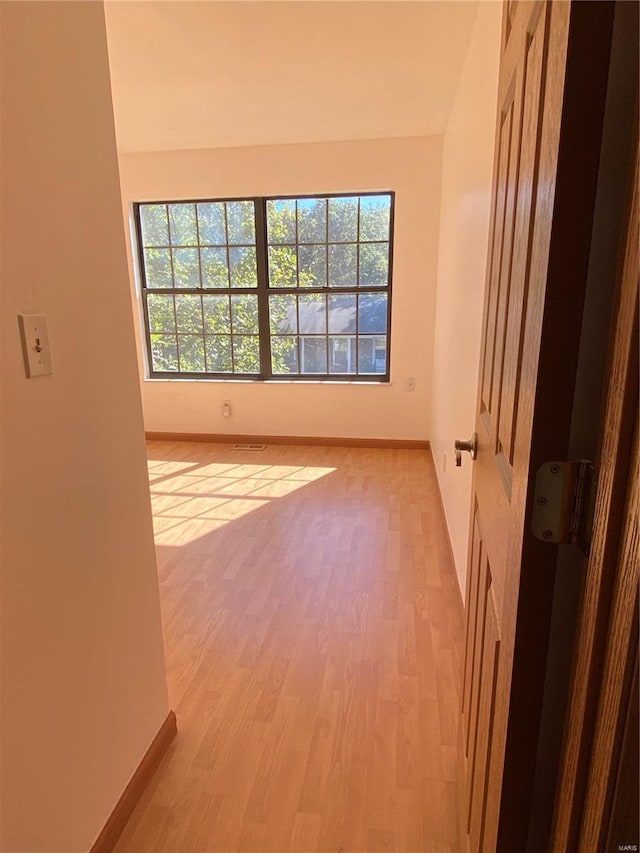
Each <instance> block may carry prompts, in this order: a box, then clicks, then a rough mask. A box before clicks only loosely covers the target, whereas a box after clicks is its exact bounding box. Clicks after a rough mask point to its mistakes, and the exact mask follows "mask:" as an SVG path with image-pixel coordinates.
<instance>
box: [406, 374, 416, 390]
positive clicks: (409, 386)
mask: <svg viewBox="0 0 640 853" xmlns="http://www.w3.org/2000/svg"><path fill="white" fill-rule="evenodd" d="M404 390H405V391H415V390H416V379H415V376H410V377H409V378H408V379H405V382H404Z"/></svg>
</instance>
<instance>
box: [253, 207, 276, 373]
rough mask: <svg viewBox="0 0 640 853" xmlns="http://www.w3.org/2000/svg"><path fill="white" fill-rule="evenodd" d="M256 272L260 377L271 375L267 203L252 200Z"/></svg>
mask: <svg viewBox="0 0 640 853" xmlns="http://www.w3.org/2000/svg"><path fill="white" fill-rule="evenodd" d="M253 204H254V211H255V213H254V215H255V220H254V224H255V238H256V272H257V276H258V346H259V349H260V376H261V377H262V378H263V379H265V378H266V379H268V378H270V377H271V375H272V365H271V326H270V323H269V258H268V248H267V246H268V239H267V202H266V201H265V200H264V199H263V198H256V199H254V202H253Z"/></svg>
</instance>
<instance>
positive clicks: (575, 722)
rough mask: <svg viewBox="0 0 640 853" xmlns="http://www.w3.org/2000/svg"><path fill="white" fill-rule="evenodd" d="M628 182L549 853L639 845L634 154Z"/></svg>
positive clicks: (639, 199) (639, 468)
mask: <svg viewBox="0 0 640 853" xmlns="http://www.w3.org/2000/svg"><path fill="white" fill-rule="evenodd" d="M636 144H637V143H636ZM630 183H631V188H630V192H629V195H630V197H631V204H630V213H629V217H628V223H627V229H626V239H625V241H624V243H625V244H624V246H623V253H622V254H623V257H622V262H621V264H620V280H619V287H618V298H617V311H616V317H615V322H614V328H613V335H612V346H611V357H610V365H609V371H608V381H607V391H606V405H605V410H604V418H603V430H602V442H601V449H600V454H599V455H600V459H599V469H600V471H599V478H598V491H597V496H596V509H595V519H594V535H593V542H592V546H591V553H590V555H589V563H588V566H587V571H586V577H585V585H584V594H583V606H582V618H581V620H580V627H579V631H578V635H577V638H576V644H575V656H574V672H573V678H572V685H571V699H570V702H569V708H568V711H567V720H566V727H565V748H564V754H563V758H562V763H561V768H560V774H559V780H558V788H557V799H556V810H555V811H556V813H555V821H554V831H553V849H554V850H559V851H564V850H571V851H573V850H575V851H584V853H589V851H592V850H624V849H629V850H631V849H637V845H638V844H640V837H639V836H640V831H639V826H638V753H637V743H638V703H637V698H638V697H637V690H638V581H639V580H640V520H639V519H640V444H639V436H638V370H639V357H638V337H639V333H638V280H639V275H640V272H639V270H640V263H639V257H638V233H639V229H640V210H639V207H640V152H639V151H638V149H636V158H635V170H634V175H633V179H632V180H631V181H630ZM634 845H635V848H634Z"/></svg>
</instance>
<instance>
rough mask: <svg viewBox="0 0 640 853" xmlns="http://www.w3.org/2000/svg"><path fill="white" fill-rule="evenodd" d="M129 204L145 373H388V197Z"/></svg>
mask: <svg viewBox="0 0 640 853" xmlns="http://www.w3.org/2000/svg"><path fill="white" fill-rule="evenodd" d="M134 210H135V221H136V229H137V238H138V248H139V258H140V268H141V272H142V290H143V302H144V304H143V308H144V316H145V329H146V340H147V353H148V358H149V369H150V376H151V377H155V378H164V377H170V378H176V377H177V378H190V379H193V378H202V377H204V378H207V377H209V378H210V377H220V378H225V377H229V376H237V377H248V378H253V379H284V378H287V379H295V378H304V379H314V380H318V379H330V380H340V379H345V380H349V381H355V380H367V381H371V380H377V381H388V379H389V338H390V315H391V266H392V240H393V193H391V192H384V193H383V192H380V193H375V194H374V193H362V194H358V195H331V196H314V197H296V198H289V197H287V198H284V197H283V198H252V199H228V200H227V199H224V200H199V201H168V202H165V201H162V202H157V201H154V202H144V203H139V204H136V205H135V206H134Z"/></svg>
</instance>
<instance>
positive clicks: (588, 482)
mask: <svg viewBox="0 0 640 853" xmlns="http://www.w3.org/2000/svg"><path fill="white" fill-rule="evenodd" d="M595 485H596V477H595V472H594V468H593V463H592V462H591V461H590V460H588V459H581V460H580V461H578V462H545V463H544V465H541V466H540V467H539V468H538V470H537V472H536V480H535V486H534V492H533V510H532V513H531V531H532V533H533V535H534V536H535V537H536V539H541V540H542V541H543V542H551V543H554V544H556V545H572V546H573V547H575V548H579V549H580V550H581V551H582V552H583V553H584V554H587V555H588V554H589V548H590V547H591V532H592V527H593V510H594V504H595Z"/></svg>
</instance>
